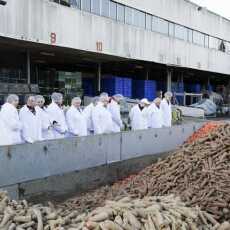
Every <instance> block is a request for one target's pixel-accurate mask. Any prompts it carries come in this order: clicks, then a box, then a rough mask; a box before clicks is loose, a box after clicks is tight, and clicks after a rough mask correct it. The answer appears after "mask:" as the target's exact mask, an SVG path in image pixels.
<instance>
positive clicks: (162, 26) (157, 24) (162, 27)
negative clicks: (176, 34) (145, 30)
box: [152, 16, 169, 34]
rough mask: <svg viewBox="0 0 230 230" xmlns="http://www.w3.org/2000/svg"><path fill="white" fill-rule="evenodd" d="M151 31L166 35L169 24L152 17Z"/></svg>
mask: <svg viewBox="0 0 230 230" xmlns="http://www.w3.org/2000/svg"><path fill="white" fill-rule="evenodd" d="M152 30H153V31H156V32H159V33H162V34H168V32H169V23H168V21H166V20H164V19H161V18H157V17H154V16H153V21H152Z"/></svg>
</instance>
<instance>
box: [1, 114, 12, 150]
mask: <svg viewBox="0 0 230 230" xmlns="http://www.w3.org/2000/svg"><path fill="white" fill-rule="evenodd" d="M0 130H1V132H0V146H4V145H11V144H12V138H11V136H10V135H8V134H9V132H8V129H7V128H6V126H5V122H3V120H2V118H1V114H0Z"/></svg>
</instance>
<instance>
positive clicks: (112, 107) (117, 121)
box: [108, 94, 124, 133]
mask: <svg viewBox="0 0 230 230" xmlns="http://www.w3.org/2000/svg"><path fill="white" fill-rule="evenodd" d="M123 99H124V97H123V96H122V95H121V94H116V95H114V96H112V97H111V100H110V103H109V104H108V110H109V112H110V113H111V115H112V121H113V127H112V131H113V132H114V133H116V132H120V131H121V129H122V127H123V122H122V120H121V111H120V105H119V104H120V102H121V101H122V100H123Z"/></svg>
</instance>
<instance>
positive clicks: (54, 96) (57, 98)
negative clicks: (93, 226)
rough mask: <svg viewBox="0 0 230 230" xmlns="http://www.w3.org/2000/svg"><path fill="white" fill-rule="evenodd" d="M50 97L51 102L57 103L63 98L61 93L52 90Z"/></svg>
mask: <svg viewBox="0 0 230 230" xmlns="http://www.w3.org/2000/svg"><path fill="white" fill-rule="evenodd" d="M51 99H52V101H53V102H56V103H58V102H61V101H62V100H63V96H62V94H61V93H56V92H54V93H52V95H51Z"/></svg>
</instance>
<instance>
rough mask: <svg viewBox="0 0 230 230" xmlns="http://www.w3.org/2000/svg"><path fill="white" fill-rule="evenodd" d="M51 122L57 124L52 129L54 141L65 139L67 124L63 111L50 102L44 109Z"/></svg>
mask: <svg viewBox="0 0 230 230" xmlns="http://www.w3.org/2000/svg"><path fill="white" fill-rule="evenodd" d="M46 111H47V113H48V114H49V117H50V119H51V122H52V124H53V122H54V121H56V122H57V125H55V127H54V128H53V129H52V131H53V136H54V139H61V138H64V137H65V134H66V132H67V130H68V129H67V124H66V120H65V114H64V111H63V109H61V108H60V107H59V106H58V105H57V104H56V103H54V102H52V103H51V104H50V105H49V106H48V107H47V109H46Z"/></svg>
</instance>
